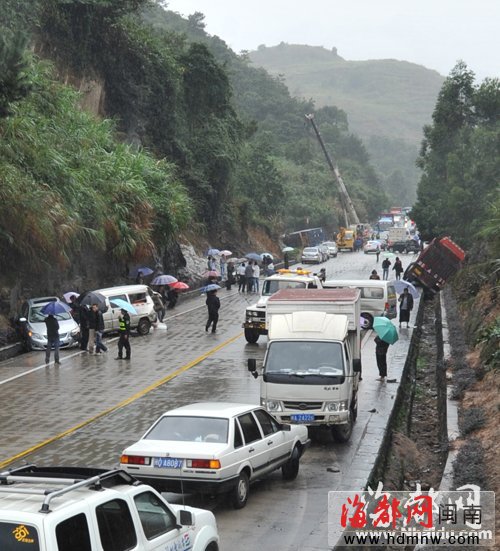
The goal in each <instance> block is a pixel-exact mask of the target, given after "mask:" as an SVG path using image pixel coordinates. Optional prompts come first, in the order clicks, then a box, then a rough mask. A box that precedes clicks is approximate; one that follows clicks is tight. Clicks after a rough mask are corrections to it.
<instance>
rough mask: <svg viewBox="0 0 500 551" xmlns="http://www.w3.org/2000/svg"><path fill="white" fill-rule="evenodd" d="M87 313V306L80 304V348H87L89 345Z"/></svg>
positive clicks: (88, 312)
mask: <svg viewBox="0 0 500 551" xmlns="http://www.w3.org/2000/svg"><path fill="white" fill-rule="evenodd" d="M89 314H90V311H89V309H88V308H87V306H80V309H79V316H80V350H87V349H88V346H89Z"/></svg>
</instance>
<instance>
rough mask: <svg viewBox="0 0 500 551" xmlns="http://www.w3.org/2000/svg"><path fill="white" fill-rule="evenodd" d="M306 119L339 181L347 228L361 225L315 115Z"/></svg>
mask: <svg viewBox="0 0 500 551" xmlns="http://www.w3.org/2000/svg"><path fill="white" fill-rule="evenodd" d="M305 117H306V119H307V120H308V121H309V122H310V123H311V124H312V127H313V128H314V132H315V133H316V137H317V138H318V141H319V143H320V145H321V149H322V150H323V153H324V154H325V157H326V162H327V163H328V166H329V167H330V169H331V171H332V172H333V174H334V176H335V179H336V180H337V184H338V186H339V189H340V202H341V204H342V210H343V211H344V218H345V227H346V228H348V227H349V226H350V225H351V224H359V218H358V215H357V213H356V209H355V208H354V205H353V203H352V201H351V198H350V197H349V193H348V192H347V188H346V187H345V184H344V180H342V176H341V175H340V171H339V168H338V166H337V165H336V164H335V163H334V162H333V161H332V158H331V157H330V154H329V153H328V151H327V150H326V147H325V143H324V142H323V138H322V137H321V134H320V131H319V130H318V127H317V126H316V123H315V122H314V115H313V114H309V115H305Z"/></svg>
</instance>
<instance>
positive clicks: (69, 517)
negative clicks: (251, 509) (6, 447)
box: [0, 465, 219, 551]
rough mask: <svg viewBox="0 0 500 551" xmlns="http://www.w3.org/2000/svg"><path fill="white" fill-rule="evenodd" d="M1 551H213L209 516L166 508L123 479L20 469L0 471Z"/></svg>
mask: <svg viewBox="0 0 500 551" xmlns="http://www.w3.org/2000/svg"><path fill="white" fill-rule="evenodd" d="M0 476H1V479H2V484H0V544H1V545H0V548H1V549H2V551H11V550H14V549H31V550H32V551H55V550H57V551H102V550H104V549H107V550H113V551H118V550H122V549H133V550H134V551H154V550H159V549H164V550H171V551H173V550H176V549H178V550H181V549H190V550H192V551H207V550H208V551H217V550H218V549H219V535H218V533H217V524H216V522H215V517H214V515H213V513H212V512H210V511H206V510H204V509H197V508H194V507H186V506H183V505H174V504H171V503H168V502H167V501H166V500H165V499H164V498H163V496H161V495H160V494H159V493H158V492H157V491H155V490H154V489H153V488H151V487H150V486H147V485H145V484H140V483H139V482H138V481H137V480H136V479H135V478H133V477H132V476H130V475H129V474H127V473H125V472H123V471H120V470H112V471H105V470H103V469H94V468H84V467H82V468H80V467H46V468H42V467H36V466H35V465H25V466H22V467H18V468H16V469H11V470H8V471H4V472H2V473H0Z"/></svg>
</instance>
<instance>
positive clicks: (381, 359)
mask: <svg viewBox="0 0 500 551" xmlns="http://www.w3.org/2000/svg"><path fill="white" fill-rule="evenodd" d="M375 344H376V346H375V357H376V358H377V367H378V374H379V378H378V379H377V381H382V382H383V381H385V379H386V377H387V350H388V349H389V343H388V342H385V341H383V340H382V339H381V338H380V337H375Z"/></svg>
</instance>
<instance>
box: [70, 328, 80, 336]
mask: <svg viewBox="0 0 500 551" xmlns="http://www.w3.org/2000/svg"><path fill="white" fill-rule="evenodd" d="M79 334H80V329H78V327H77V328H76V329H73V331H71V336H72V337H78V335H79Z"/></svg>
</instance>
